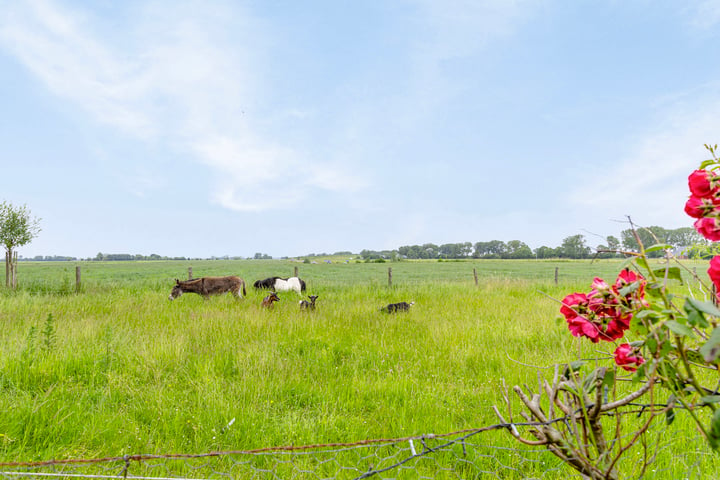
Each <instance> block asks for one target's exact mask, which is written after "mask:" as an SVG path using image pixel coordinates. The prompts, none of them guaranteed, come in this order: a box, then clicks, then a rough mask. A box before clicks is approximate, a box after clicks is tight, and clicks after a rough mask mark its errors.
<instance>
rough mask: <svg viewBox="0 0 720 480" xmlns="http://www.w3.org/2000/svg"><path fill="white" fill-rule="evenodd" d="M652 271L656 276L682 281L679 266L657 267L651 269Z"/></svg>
mask: <svg viewBox="0 0 720 480" xmlns="http://www.w3.org/2000/svg"><path fill="white" fill-rule="evenodd" d="M653 273H654V274H655V275H657V276H658V277H662V278H665V277H666V276H667V279H668V280H677V281H679V282H680V283H683V279H682V273H681V272H680V267H670V268H658V269H657V270H653Z"/></svg>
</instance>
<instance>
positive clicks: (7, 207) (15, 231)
mask: <svg viewBox="0 0 720 480" xmlns="http://www.w3.org/2000/svg"><path fill="white" fill-rule="evenodd" d="M39 232H40V219H38V218H33V217H31V216H30V210H28V209H27V207H26V206H25V205H23V206H22V207H14V206H13V205H12V204H11V203H7V202H2V203H1V204H0V243H2V245H3V246H4V247H5V286H6V287H11V288H16V287H17V251H16V249H17V248H18V247H22V246H23V245H27V244H28V243H30V242H31V241H32V239H33V238H35V237H37V235H38V233H39Z"/></svg>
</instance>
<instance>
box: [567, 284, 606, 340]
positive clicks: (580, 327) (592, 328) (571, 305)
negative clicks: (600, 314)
mask: <svg viewBox="0 0 720 480" xmlns="http://www.w3.org/2000/svg"><path fill="white" fill-rule="evenodd" d="M562 304H563V306H562V307H561V308H560V313H562V314H563V315H564V316H565V320H566V321H567V324H568V330H570V333H572V334H573V335H574V336H576V337H587V338H589V339H590V340H591V341H592V342H593V343H597V342H598V340H600V338H599V336H600V328H599V327H598V325H596V324H595V323H593V322H592V321H590V319H589V317H588V315H591V314H592V312H591V311H590V310H589V309H588V305H589V302H588V296H587V295H585V294H584V293H571V294H570V295H568V296H566V297H565V298H564V299H563V301H562Z"/></svg>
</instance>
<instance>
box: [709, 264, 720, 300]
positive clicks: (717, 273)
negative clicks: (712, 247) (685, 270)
mask: <svg viewBox="0 0 720 480" xmlns="http://www.w3.org/2000/svg"><path fill="white" fill-rule="evenodd" d="M708 276H709V277H710V280H712V282H713V285H715V291H716V292H718V293H720V255H716V256H714V257H713V258H712V260H710V268H708Z"/></svg>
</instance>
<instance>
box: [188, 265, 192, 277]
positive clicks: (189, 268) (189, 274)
mask: <svg viewBox="0 0 720 480" xmlns="http://www.w3.org/2000/svg"><path fill="white" fill-rule="evenodd" d="M188 280H192V267H188Z"/></svg>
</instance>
